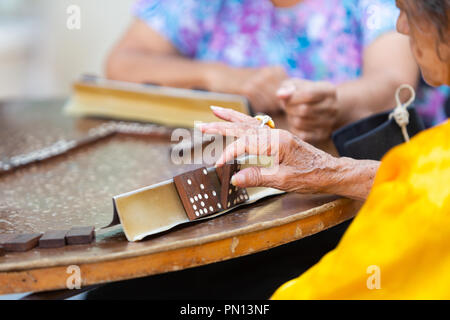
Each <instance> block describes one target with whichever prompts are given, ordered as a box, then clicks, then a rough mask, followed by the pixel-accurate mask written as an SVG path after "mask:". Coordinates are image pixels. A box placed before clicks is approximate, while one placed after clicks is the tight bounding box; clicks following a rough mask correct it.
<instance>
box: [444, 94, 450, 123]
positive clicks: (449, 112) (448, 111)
mask: <svg viewBox="0 0 450 320" xmlns="http://www.w3.org/2000/svg"><path fill="white" fill-rule="evenodd" d="M444 108H445V114H446V115H447V118H450V97H448V99H447V102H446V103H445V107H444Z"/></svg>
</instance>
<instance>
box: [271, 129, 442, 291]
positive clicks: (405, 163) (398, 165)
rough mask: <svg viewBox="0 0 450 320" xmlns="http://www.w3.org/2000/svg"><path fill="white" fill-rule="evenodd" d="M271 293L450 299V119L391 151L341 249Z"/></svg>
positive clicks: (341, 244) (337, 248)
mask: <svg viewBox="0 0 450 320" xmlns="http://www.w3.org/2000/svg"><path fill="white" fill-rule="evenodd" d="M272 299H450V121H447V122H446V123H445V124H443V125H440V126H438V127H435V128H433V129H430V130H427V131H424V132H422V133H420V134H419V135H417V136H416V137H414V138H413V139H412V140H411V142H409V143H405V144H403V145H401V146H398V147H396V148H394V149H393V150H391V151H390V152H389V153H388V154H387V155H386V157H385V158H384V159H383V160H382V162H381V166H380V169H379V171H378V173H377V176H376V178H375V182H374V186H373V189H372V191H371V193H370V196H369V197H368V199H367V201H366V203H365V204H364V206H363V208H362V209H361V211H360V212H359V213H358V215H357V216H356V218H355V220H354V221H353V223H352V224H351V226H350V227H349V229H348V230H347V232H346V233H345V235H344V237H343V238H342V240H341V242H340V243H339V245H338V246H337V247H336V249H335V250H333V251H331V252H330V253H328V254H327V255H326V256H325V257H323V258H322V260H321V261H320V262H319V263H317V264H316V265H315V266H313V267H312V268H311V269H309V270H308V271H307V272H306V273H304V274H303V275H301V276H300V277H298V278H297V279H294V280H291V281H289V282H287V283H285V284H284V285H283V286H281V287H280V288H279V289H278V290H277V291H276V292H275V293H274V295H273V296H272Z"/></svg>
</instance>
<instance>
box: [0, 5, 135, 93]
mask: <svg viewBox="0 0 450 320" xmlns="http://www.w3.org/2000/svg"><path fill="white" fill-rule="evenodd" d="M134 2H135V1H134V0H114V1H111V0H95V1H92V0H57V1H55V0H33V1H30V0H0V99H5V98H15V97H27V98H49V97H63V96H67V95H68V94H69V93H70V90H71V84H72V82H73V81H74V80H75V79H76V78H77V77H78V76H79V75H80V74H82V73H90V74H97V75H102V74H103V69H104V68H103V66H104V62H105V58H106V55H107V53H108V51H109V50H110V48H111V47H112V45H113V44H114V42H115V41H116V40H118V39H119V36H120V35H121V33H122V32H124V30H125V29H126V26H127V25H128V24H129V22H130V21H131V18H132V17H131V7H132V5H133V3H134ZM73 5H75V6H77V7H78V8H79V9H80V18H81V20H80V22H81V24H80V29H76V28H75V29H69V28H68V27H67V22H68V19H69V18H70V17H71V16H72V14H71V13H73V11H72V12H71V13H68V12H67V10H68V8H70V7H71V6H73Z"/></svg>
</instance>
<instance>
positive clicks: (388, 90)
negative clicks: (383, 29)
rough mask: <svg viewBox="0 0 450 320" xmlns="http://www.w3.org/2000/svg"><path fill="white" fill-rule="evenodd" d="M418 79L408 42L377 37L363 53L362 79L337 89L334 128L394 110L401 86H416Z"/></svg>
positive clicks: (402, 38) (389, 36)
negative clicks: (336, 109)
mask: <svg viewBox="0 0 450 320" xmlns="http://www.w3.org/2000/svg"><path fill="white" fill-rule="evenodd" d="M387 48H388V49H387ZM418 76H419V70H418V68H417V64H416V62H415V60H414V57H413V56H412V54H411V50H410V48H409V40H408V38H407V37H405V36H402V35H400V34H398V33H395V32H391V33H388V34H385V35H383V36H381V37H379V38H378V39H376V40H375V41H374V42H373V43H372V44H371V45H369V47H367V48H366V49H365V51H364V56H363V72H362V76H361V77H360V78H359V79H356V80H353V81H349V82H345V83H342V84H340V85H338V86H337V107H338V121H337V123H336V126H337V127H340V126H342V125H345V124H348V123H351V122H354V121H356V120H359V119H361V118H364V117H366V116H369V115H371V114H373V113H376V112H381V111H384V110H389V109H392V108H394V107H395V98H394V94H395V90H396V89H397V88H398V87H399V86H400V85H402V84H405V83H406V84H410V85H412V86H416V85H417V80H418ZM406 95H407V94H406ZM402 98H403V99H405V100H407V98H408V96H406V97H402Z"/></svg>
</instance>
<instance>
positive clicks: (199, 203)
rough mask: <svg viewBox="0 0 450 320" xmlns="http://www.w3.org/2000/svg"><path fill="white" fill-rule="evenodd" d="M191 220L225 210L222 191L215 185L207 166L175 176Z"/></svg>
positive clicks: (176, 185) (178, 189) (174, 179)
mask: <svg viewBox="0 0 450 320" xmlns="http://www.w3.org/2000/svg"><path fill="white" fill-rule="evenodd" d="M173 182H174V184H175V187H176V189H177V192H178V195H179V196H180V199H181V202H182V203H183V207H184V210H185V211H186V214H187V216H188V218H189V220H196V219H199V218H203V217H205V216H209V215H212V214H214V213H217V212H219V211H222V210H223V204H222V203H221V202H220V191H219V189H217V188H216V187H214V185H213V183H212V181H211V179H210V177H209V175H208V171H207V169H206V168H200V169H197V170H194V171H190V172H186V173H184V174H181V175H178V176H176V177H174V178H173Z"/></svg>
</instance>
